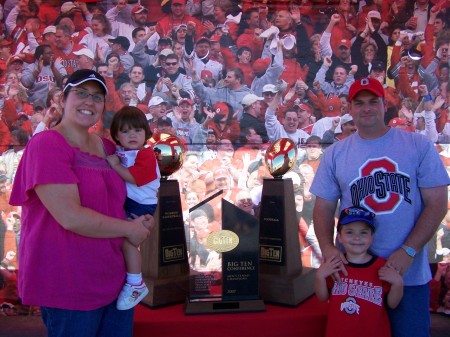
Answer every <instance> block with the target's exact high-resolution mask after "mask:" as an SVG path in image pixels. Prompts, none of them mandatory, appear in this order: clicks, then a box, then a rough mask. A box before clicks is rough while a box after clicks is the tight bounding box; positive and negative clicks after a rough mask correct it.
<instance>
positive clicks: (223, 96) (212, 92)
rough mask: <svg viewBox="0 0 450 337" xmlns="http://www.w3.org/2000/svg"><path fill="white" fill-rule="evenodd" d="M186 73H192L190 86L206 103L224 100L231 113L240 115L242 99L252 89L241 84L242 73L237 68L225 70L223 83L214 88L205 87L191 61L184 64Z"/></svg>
mask: <svg viewBox="0 0 450 337" xmlns="http://www.w3.org/2000/svg"><path fill="white" fill-rule="evenodd" d="M186 70H187V72H188V73H190V74H192V87H193V88H194V91H195V94H196V95H197V96H198V97H199V98H200V99H201V100H202V101H203V102H204V103H206V104H209V105H214V104H216V103H217V102H222V101H225V102H227V103H228V104H230V105H231V107H232V109H233V113H234V114H236V115H237V116H238V119H240V118H239V116H242V105H241V102H242V99H243V98H244V97H245V96H246V95H247V94H251V93H252V91H251V90H250V89H249V88H248V87H247V86H246V85H245V84H243V82H242V81H243V80H244V73H243V72H242V70H241V69H239V68H231V69H229V70H228V71H227V75H226V76H225V78H224V80H223V83H222V84H218V85H217V87H216V88H206V87H205V86H204V85H203V83H202V81H201V80H200V78H199V77H198V76H197V73H196V70H195V68H194V65H193V62H192V61H190V62H188V64H187V66H186Z"/></svg>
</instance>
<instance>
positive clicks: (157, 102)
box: [148, 96, 167, 107]
mask: <svg viewBox="0 0 450 337" xmlns="http://www.w3.org/2000/svg"><path fill="white" fill-rule="evenodd" d="M162 103H166V104H167V102H166V101H165V100H164V99H163V98H162V97H160V96H153V97H152V98H150V101H149V102H148V106H149V107H151V106H157V105H160V104H162Z"/></svg>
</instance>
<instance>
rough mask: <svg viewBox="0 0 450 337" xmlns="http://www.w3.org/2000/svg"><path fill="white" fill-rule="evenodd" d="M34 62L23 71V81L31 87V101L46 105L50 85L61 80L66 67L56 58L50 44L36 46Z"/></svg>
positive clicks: (37, 104) (36, 104)
mask: <svg viewBox="0 0 450 337" xmlns="http://www.w3.org/2000/svg"><path fill="white" fill-rule="evenodd" d="M34 60H35V61H34V63H31V64H27V65H26V66H25V67H24V69H23V72H22V83H23V85H24V86H25V87H26V88H28V89H29V94H28V95H29V102H32V103H33V104H34V106H35V107H36V106H41V107H44V106H45V102H46V100H47V95H48V92H49V90H50V87H53V86H55V85H56V83H58V82H59V81H61V79H62V76H64V75H66V74H67V72H66V69H65V67H64V66H63V65H62V63H61V62H56V60H54V54H53V51H52V49H51V48H50V46H48V45H42V46H39V47H37V48H36V52H35V54H34Z"/></svg>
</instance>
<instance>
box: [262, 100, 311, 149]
mask: <svg viewBox="0 0 450 337" xmlns="http://www.w3.org/2000/svg"><path fill="white" fill-rule="evenodd" d="M279 99H280V92H278V93H277V94H276V95H275V98H274V100H273V101H272V102H270V104H269V106H268V107H267V110H266V122H265V125H266V130H267V135H268V136H269V140H270V141H271V142H274V141H276V140H278V139H280V138H290V139H292V140H293V141H294V142H295V143H296V144H298V146H300V145H301V144H303V143H304V142H305V141H306V139H308V138H309V134H307V133H306V132H305V131H303V130H299V129H298V116H297V110H296V109H295V108H291V109H287V110H286V111H285V113H284V116H283V124H281V123H280V122H279V121H278V119H277V116H276V115H275V111H276V109H277V106H278V101H279Z"/></svg>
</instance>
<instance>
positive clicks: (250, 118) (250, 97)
mask: <svg viewBox="0 0 450 337" xmlns="http://www.w3.org/2000/svg"><path fill="white" fill-rule="evenodd" d="M263 100H264V97H258V96H256V95H255V94H247V95H245V96H244V98H243V99H242V106H243V107H244V114H243V115H242V118H241V120H240V121H239V127H240V128H241V131H242V130H245V129H248V128H250V127H251V128H253V129H254V130H255V131H256V133H257V134H258V135H260V136H261V138H262V141H263V143H266V142H267V141H268V140H269V137H268V136H267V130H266V127H265V125H264V121H262V120H261V118H260V115H261V101H263Z"/></svg>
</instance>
